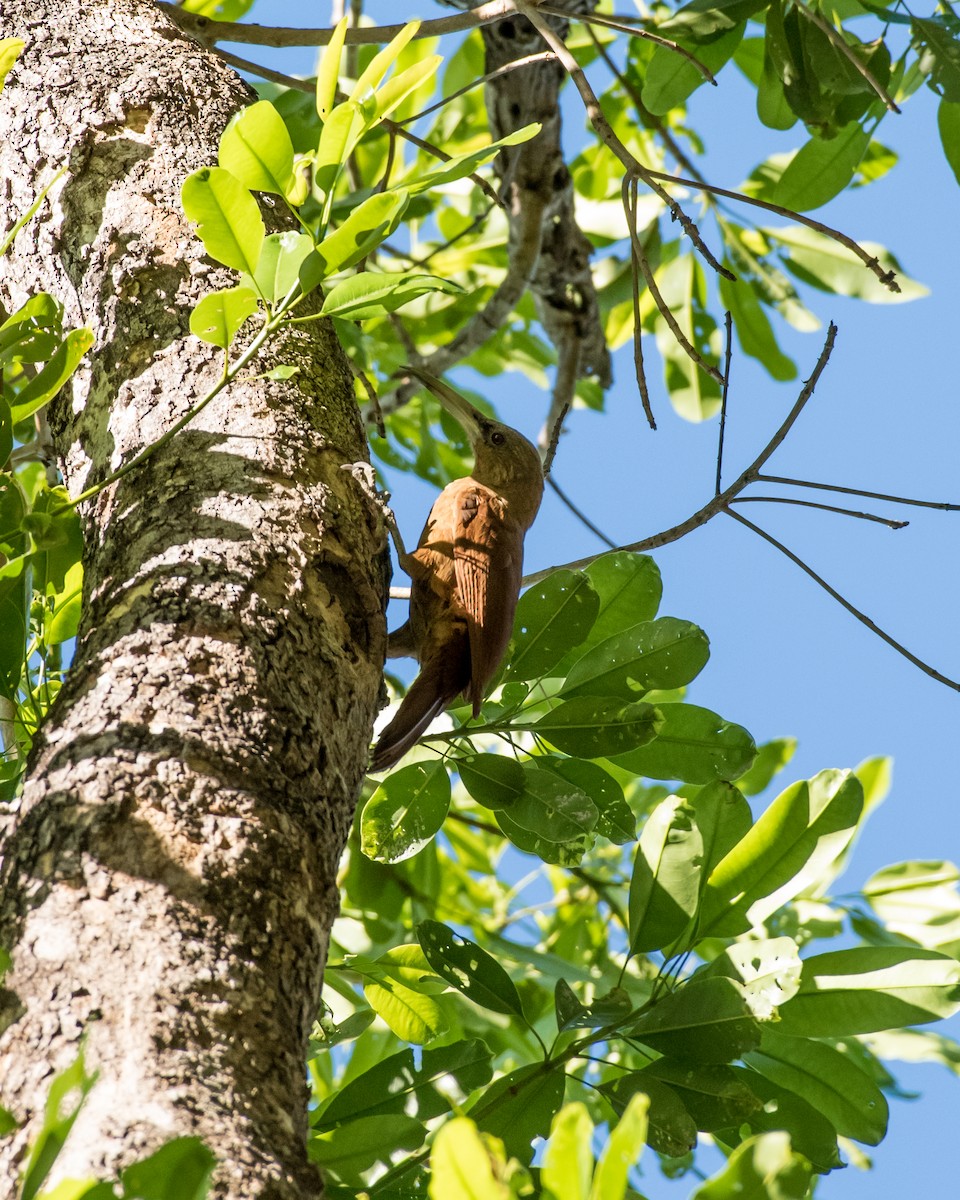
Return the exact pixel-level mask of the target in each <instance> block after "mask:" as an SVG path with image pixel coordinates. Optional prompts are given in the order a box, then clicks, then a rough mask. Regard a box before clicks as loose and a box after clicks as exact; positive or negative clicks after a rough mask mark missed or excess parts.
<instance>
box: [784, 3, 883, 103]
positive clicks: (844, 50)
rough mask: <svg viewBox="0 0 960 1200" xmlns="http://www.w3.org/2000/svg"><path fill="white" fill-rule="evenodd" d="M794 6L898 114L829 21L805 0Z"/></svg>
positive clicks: (864, 64)
mask: <svg viewBox="0 0 960 1200" xmlns="http://www.w3.org/2000/svg"><path fill="white" fill-rule="evenodd" d="M794 4H795V5H796V7H797V9H798V11H799V12H802V13H803V15H804V16H805V17H806V18H807V20H808V21H809V22H810V23H811V24H812V25H816V27H817V28H818V29H819V30H820V31H821V33H823V34H825V35H826V37H828V38H829V39H830V41H831V42H833V44H834V45H835V46H836V48H837V49H838V50H839V51H840V53H841V54H842V55H843V57H844V58H845V59H847V60H848V62H849V63H850V65H851V66H852V67H853V69H854V70H855V71H857V72H858V73H859V74H860V75H862V76H863V78H864V79H865V80H866V81H867V83H868V84H869V85H870V87H871V88H872V89H873V91H875V92H876V93H877V95H878V96H879V97H880V99H881V100H882V101H883V102H884V104H885V105H886V106H887V108H888V109H889V110H890V112H893V113H899V112H900V109H899V108H898V107H897V105H896V104H895V103H894V100H893V97H892V96H891V95H890V93H889V92H887V91H886V89H885V88H884V87H882V86H881V84H880V81H879V80H878V79H874V77H873V76H872V75H871V74H870V71H869V69H868V68H867V65H866V63H862V62H861V61H860V59H859V58H857V56H856V54H854V52H853V49H852V47H851V46H849V45H847V43H846V41H845V40H844V38H843V35H842V34H841V33H840V32H839V31H838V30H837V29H835V28H834V27H833V25H831V24H830V22H829V21H827V20H826V19H825V18H824V17H822V16H821V15H820V13H818V12H815V11H814V10H813V9H812V8H810V7H809V5H807V4H806V3H805V0H794Z"/></svg>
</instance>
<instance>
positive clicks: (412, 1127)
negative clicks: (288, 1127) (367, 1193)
mask: <svg viewBox="0 0 960 1200" xmlns="http://www.w3.org/2000/svg"><path fill="white" fill-rule="evenodd" d="M426 1136H427V1131H426V1129H425V1128H424V1127H423V1125H422V1124H421V1123H420V1122H419V1121H415V1120H414V1119H413V1118H412V1117H405V1116H400V1115H399V1114H390V1115H389V1116H385V1117H363V1118H361V1119H360V1120H357V1121H351V1122H350V1124H349V1125H342V1126H340V1127H339V1128H338V1129H334V1130H330V1131H329V1132H327V1133H320V1134H316V1135H315V1136H314V1137H312V1138H311V1139H310V1141H309V1142H308V1144H307V1154H308V1156H309V1158H310V1161H311V1162H315V1163H318V1164H319V1165H320V1166H321V1167H322V1168H323V1172H324V1175H325V1176H328V1175H332V1176H333V1177H334V1178H336V1179H339V1180H341V1181H342V1182H343V1183H345V1184H347V1185H348V1186H349V1187H353V1188H358V1189H359V1188H362V1187H363V1186H364V1184H365V1183H366V1182H367V1178H366V1176H367V1172H369V1171H372V1170H373V1169H374V1168H375V1167H376V1166H377V1165H378V1164H379V1163H389V1162H390V1160H391V1157H392V1155H394V1154H397V1153H398V1152H399V1151H402V1150H408V1151H413V1150H417V1149H419V1147H420V1146H422V1145H423V1142H424V1139H425V1138H426Z"/></svg>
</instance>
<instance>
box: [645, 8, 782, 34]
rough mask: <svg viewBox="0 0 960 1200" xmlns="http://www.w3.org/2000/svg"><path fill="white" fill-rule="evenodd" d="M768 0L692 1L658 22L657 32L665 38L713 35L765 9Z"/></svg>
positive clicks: (731, 27)
mask: <svg viewBox="0 0 960 1200" xmlns="http://www.w3.org/2000/svg"><path fill="white" fill-rule="evenodd" d="M767 2H768V0H692V2H691V3H690V4H685V5H684V6H683V8H681V9H678V10H677V12H675V13H674V14H673V16H671V17H669V18H668V19H667V20H666V21H662V22H661V23H660V24H659V25H657V27H656V29H657V33H659V34H662V35H663V36H664V37H668V38H682V37H693V38H713V37H714V35H715V34H718V33H723V32H724V31H725V30H728V29H733V28H734V27H735V26H737V25H739V24H740V23H741V22H742V21H746V19H747V18H748V17H752V16H753V14H754V13H756V12H759V11H760V10H761V9H762V8H766V6H767Z"/></svg>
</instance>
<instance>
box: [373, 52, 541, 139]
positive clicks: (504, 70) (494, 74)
mask: <svg viewBox="0 0 960 1200" xmlns="http://www.w3.org/2000/svg"><path fill="white" fill-rule="evenodd" d="M556 57H557V56H556V55H555V54H554V52H553V51H552V50H542V51H541V52H540V53H539V54H528V55H527V56H526V57H525V58H515V59H514V60H513V61H512V62H508V63H504V64H503V66H502V67H497V69H496V70H495V71H488V72H487V74H486V75H480V76H479V77H478V78H477V79H473V80H471V81H470V83H466V84H464V85H463V87H462V88H457V90H456V91H455V92H451V93H450V95H449V96H444V98H443V99H442V100H438V101H437V102H436V104H431V105H430V107H429V108H424V109H421V110H420V112H418V113H414V115H413V116H412V117H405V118H404V119H403V120H402V121H398V122H397V124H398V125H412V124H413V122H414V121H419V120H420V118H421V117H426V116H429V115H430V113H432V112H436V111H437V110H438V109H441V108H443V107H444V106H445V105H447V104H449V103H450V101H451V100H456V99H458V98H459V97H460V96H465V95H466V94H467V92H472V91H473V89H474V88H475V87H479V86H480V85H481V84H486V83H490V82H491V81H492V80H494V79H499V78H500V76H501V75H509V74H510V72H511V71H518V70H519V69H520V68H521V67H529V66H530V65H531V64H532V63H538V62H551V61H552V60H553V59H555V58H556Z"/></svg>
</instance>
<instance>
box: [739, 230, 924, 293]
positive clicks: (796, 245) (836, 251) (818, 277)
mask: <svg viewBox="0 0 960 1200" xmlns="http://www.w3.org/2000/svg"><path fill="white" fill-rule="evenodd" d="M762 232H763V233H764V235H765V236H768V237H770V238H772V239H773V240H774V241H776V242H779V243H780V244H781V245H782V246H784V247H785V248H786V250H787V257H786V258H785V259H784V264H785V265H786V267H787V269H788V270H789V271H791V272H792V273H793V274H794V275H796V276H797V278H798V279H802V280H803V281H804V283H809V284H810V285H811V286H812V287H815V288H819V289H820V290H821V291H823V292H835V293H836V294H837V295H838V296H852V297H854V298H855V299H857V300H866V301H868V302H869V303H870V304H904V303H906V301H908V300H916V299H918V298H919V297H920V296H926V295H928V293H929V288H926V287H924V285H923V284H922V283H917V281H916V280H915V279H911V278H910V277H909V275H905V274H904V272H903V268H902V267H901V266H900V264H899V263H898V262H897V260H896V259H895V258H894V257H893V255H892V254H891V253H890V252H889V250H885V249H884V247H883V246H878V245H876V243H874V242H861V243H860V246H861V248H862V249H864V250H866V252H867V253H868V254H870V255H871V256H873V257H874V258H876V260H877V262H878V263H879V264H880V269H881V270H883V271H895V272H896V275H897V283H898V284H899V285H900V291H899V292H891V291H890V290H889V289H888V288H886V287H884V285H883V284H882V283H881V282H880V280H879V279H878V278H877V277H876V275H874V274H873V272H872V271H868V270H867V268H866V267H865V266H864V265H863V263H862V262H861V261H860V259H859V258H857V256H856V255H855V254H853V253H852V252H851V251H849V250H848V249H847V248H846V247H845V246H841V245H840V243H839V242H835V241H834V240H833V239H832V238H828V237H827V236H826V235H825V234H822V233H818V232H817V231H816V230H815V229H808V228H806V226H802V225H796V226H791V227H789V228H787V229H764V230H763V231H762Z"/></svg>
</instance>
